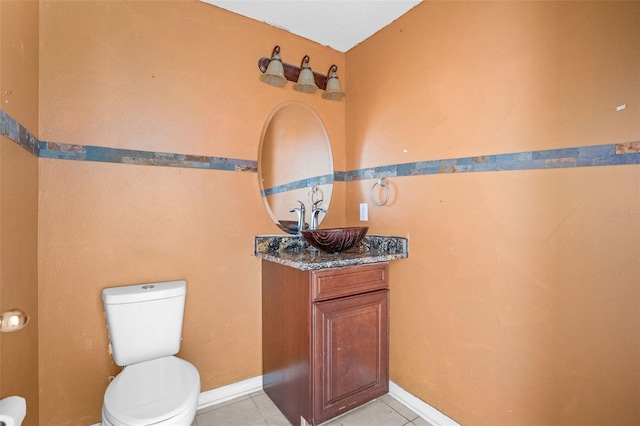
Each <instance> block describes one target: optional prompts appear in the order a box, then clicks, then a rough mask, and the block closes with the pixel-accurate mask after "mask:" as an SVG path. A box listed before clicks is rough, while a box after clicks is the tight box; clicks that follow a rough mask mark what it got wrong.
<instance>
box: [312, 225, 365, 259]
mask: <svg viewBox="0 0 640 426" xmlns="http://www.w3.org/2000/svg"><path fill="white" fill-rule="evenodd" d="M368 230H369V227H367V226H354V227H351V228H329V229H314V230H306V231H301V234H302V236H303V237H304V239H305V240H306V241H307V242H308V243H309V244H311V245H312V246H314V247H315V248H317V249H319V250H322V251H325V252H327V253H339V252H341V251H344V250H348V249H350V248H351V247H353V246H355V245H356V244H358V243H359V242H360V241H362V239H363V238H364V236H365V235H367V231H368Z"/></svg>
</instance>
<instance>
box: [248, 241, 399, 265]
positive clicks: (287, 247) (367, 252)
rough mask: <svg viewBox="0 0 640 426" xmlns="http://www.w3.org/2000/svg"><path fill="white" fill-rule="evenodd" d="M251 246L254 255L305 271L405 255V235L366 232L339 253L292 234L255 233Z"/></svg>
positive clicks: (397, 257)
mask: <svg viewBox="0 0 640 426" xmlns="http://www.w3.org/2000/svg"><path fill="white" fill-rule="evenodd" d="M254 246H255V247H254V254H255V255H256V256H257V257H259V258H260V259H264V260H268V261H270V262H276V263H280V264H282V265H286V266H291V267H292V268H296V269H302V270H305V271H306V270H311V269H324V268H337V267H340V266H351V265H364V264H367V263H377V262H387V261H389V260H394V259H404V258H407V257H408V256H409V243H408V241H407V239H406V238H403V237H388V236H383V235H367V236H365V237H364V239H363V240H362V241H361V242H360V243H359V244H358V245H356V246H354V247H352V248H350V249H349V250H345V251H343V252H341V253H325V252H323V251H320V250H318V249H316V248H315V247H312V246H310V245H309V243H307V242H306V241H305V240H304V239H303V238H302V237H301V236H295V235H259V236H257V237H255V240H254Z"/></svg>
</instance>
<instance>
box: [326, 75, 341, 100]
mask: <svg viewBox="0 0 640 426" xmlns="http://www.w3.org/2000/svg"><path fill="white" fill-rule="evenodd" d="M343 96H344V92H343V91H342V89H341V88H340V80H338V77H335V76H331V77H329V79H328V80H327V90H325V91H324V93H323V94H322V97H323V98H324V99H331V100H337V99H341V98H342V97H343Z"/></svg>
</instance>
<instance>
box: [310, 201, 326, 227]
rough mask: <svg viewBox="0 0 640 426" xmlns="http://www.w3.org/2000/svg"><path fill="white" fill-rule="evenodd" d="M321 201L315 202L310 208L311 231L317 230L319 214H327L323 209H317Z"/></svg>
mask: <svg viewBox="0 0 640 426" xmlns="http://www.w3.org/2000/svg"><path fill="white" fill-rule="evenodd" d="M322 201H323V200H318V201H316V202H315V203H313V206H312V207H311V230H314V229H318V215H319V214H320V212H322V213H326V212H327V211H326V210H325V209H323V208H321V207H318V206H319V205H320V203H321V202H322Z"/></svg>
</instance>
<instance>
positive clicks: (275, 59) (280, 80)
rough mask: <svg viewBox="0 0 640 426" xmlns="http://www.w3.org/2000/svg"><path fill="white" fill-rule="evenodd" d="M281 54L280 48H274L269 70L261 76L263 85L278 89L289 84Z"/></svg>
mask: <svg viewBox="0 0 640 426" xmlns="http://www.w3.org/2000/svg"><path fill="white" fill-rule="evenodd" d="M279 54H280V46H276V47H274V48H273V53H272V54H271V61H270V62H269V65H268V66H267V70H266V71H265V72H264V74H262V75H261V76H260V80H261V81H262V82H263V83H267V84H270V85H272V86H278V87H281V86H284V85H285V84H287V79H286V78H285V76H284V66H283V65H282V61H281V60H280V55H279Z"/></svg>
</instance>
